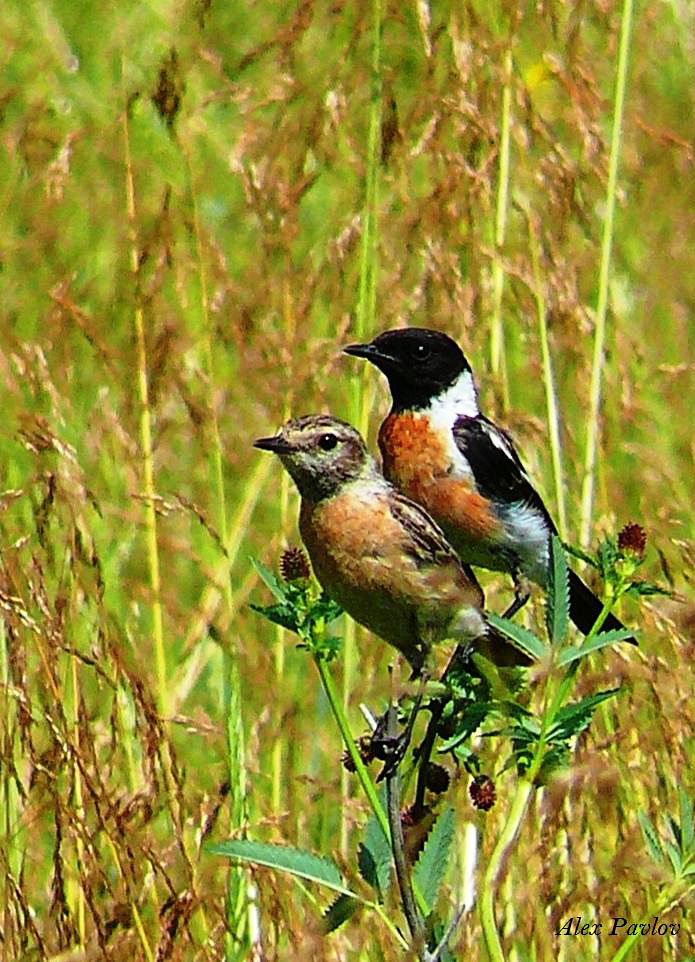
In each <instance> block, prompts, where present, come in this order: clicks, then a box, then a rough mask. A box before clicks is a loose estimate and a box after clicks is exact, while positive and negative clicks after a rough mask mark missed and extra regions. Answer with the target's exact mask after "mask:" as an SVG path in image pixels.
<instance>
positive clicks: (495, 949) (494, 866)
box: [479, 776, 535, 962]
mask: <svg viewBox="0 0 695 962" xmlns="http://www.w3.org/2000/svg"><path fill="white" fill-rule="evenodd" d="M533 777H535V776H533ZM533 777H527V776H522V777H521V778H520V779H519V782H518V785H517V789H516V793H515V795H514V798H513V800H512V805H511V808H510V809H509V814H508V816H507V821H506V822H505V824H504V828H503V829H502V832H501V833H500V836H499V838H498V839H497V844H496V845H495V847H494V849H493V852H492V855H491V856H490V861H489V862H488V866H487V869H486V870H485V875H484V877H483V885H482V890H481V893H480V909H479V913H480V924H481V925H482V928H483V936H484V938H485V945H486V946H487V950H488V953H489V955H490V959H491V960H492V962H504V953H503V951H502V943H501V942H500V937H499V934H498V932H497V925H496V923H495V906H494V896H495V890H496V886H497V880H498V877H499V874H500V872H501V870H502V866H503V863H504V860H505V858H506V856H507V853H508V852H509V850H510V848H511V847H512V845H513V844H514V840H515V838H516V836H517V834H518V832H519V829H520V827H521V822H522V820H523V818H524V814H525V813H526V808H527V805H528V801H529V798H530V797H531V792H532V791H533Z"/></svg>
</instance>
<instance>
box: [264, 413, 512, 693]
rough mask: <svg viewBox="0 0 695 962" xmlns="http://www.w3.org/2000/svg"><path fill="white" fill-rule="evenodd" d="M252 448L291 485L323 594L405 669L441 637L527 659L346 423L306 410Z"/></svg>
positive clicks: (416, 667)
mask: <svg viewBox="0 0 695 962" xmlns="http://www.w3.org/2000/svg"><path fill="white" fill-rule="evenodd" d="M255 446H256V447H257V448H261V449H262V450H264V451H272V452H273V453H274V454H277V455H278V457H279V458H280V460H281V461H282V463H283V465H284V466H285V468H286V469H287V471H288V472H289V473H290V475H291V476H292V478H293V480H294V482H295V484H296V485H297V487H298V489H299V493H300V494H301V497H302V503H301V510H300V515H299V530H300V532H301V535H302V540H303V541H304V544H305V545H306V548H307V551H308V552H309V556H310V558H311V563H312V565H313V568H314V572H315V574H316V577H317V578H318V580H319V582H320V583H321V585H322V586H323V588H324V590H325V591H326V593H327V594H328V595H330V596H331V597H332V598H333V599H335V601H337V602H338V603H339V604H340V605H341V606H342V607H343V608H344V609H345V611H347V612H348V613H349V614H350V615H352V617H353V618H354V619H355V621H358V622H359V623H360V624H362V625H364V626H365V628H368V629H369V630H370V631H373V632H374V633H375V634H377V635H379V636H380V637H381V638H383V639H384V641H386V642H388V643H389V644H390V645H393V646H394V647H395V648H397V649H398V650H399V651H400V652H401V653H402V654H403V655H404V656H405V658H406V659H407V660H408V662H409V663H410V665H411V667H412V668H413V671H414V673H415V674H417V673H419V672H420V670H421V669H422V666H423V664H424V662H425V659H426V657H427V654H428V653H429V651H430V649H431V647H432V645H434V644H436V643H437V642H439V641H443V640H444V639H446V638H451V639H453V640H455V641H456V642H459V643H461V642H463V643H465V644H471V645H473V647H474V648H475V649H476V650H477V651H479V652H481V653H482V654H483V655H485V656H486V657H487V658H489V659H490V660H492V661H493V662H495V663H496V664H498V665H501V666H506V665H512V664H528V659H527V658H526V656H525V655H524V654H522V653H521V652H520V651H518V650H517V649H516V648H514V647H513V646H512V645H511V644H509V643H508V642H507V641H506V640H505V639H503V638H502V637H500V636H499V635H498V634H497V633H495V632H494V631H493V629H492V628H491V627H490V626H489V625H488V623H487V620H486V618H485V613H484V611H483V603H484V597H483V592H482V589H481V588H480V585H479V584H478V582H477V581H476V579H475V576H474V575H473V573H472V572H471V570H470V568H468V567H467V566H466V565H463V564H461V562H460V561H459V559H458V558H457V556H456V555H455V554H454V552H453V550H452V549H451V547H450V546H449V544H448V543H447V541H446V539H445V538H444V535H443V534H442V532H441V530H440V529H439V528H438V527H437V525H436V524H435V523H434V522H433V521H432V519H431V518H430V517H429V515H428V514H427V513H426V512H425V511H424V510H423V508H421V507H420V506H419V505H417V504H415V503H414V502H413V501H410V500H409V499H408V498H406V497H404V496H403V495H402V494H400V492H398V491H397V490H396V489H395V488H394V487H393V486H392V485H391V484H389V482H388V481H386V479H385V478H384V477H383V475H382V474H381V473H380V472H379V470H378V468H377V466H376V463H375V462H374V460H373V459H372V458H371V457H370V455H369V454H368V452H367V449H366V447H365V444H364V441H363V440H362V437H361V436H360V434H359V433H358V432H357V431H356V430H355V429H354V428H353V427H351V426H350V425H349V424H346V423H345V422H344V421H340V420H338V419H337V418H334V417H329V416H327V415H310V416H308V417H303V418H298V419H296V420H293V421H288V422H287V424H285V425H284V427H283V428H282V429H281V430H280V432H279V433H278V434H277V435H275V437H272V438H260V439H259V440H258V441H256V442H255Z"/></svg>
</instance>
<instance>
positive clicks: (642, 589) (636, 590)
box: [625, 581, 673, 598]
mask: <svg viewBox="0 0 695 962" xmlns="http://www.w3.org/2000/svg"><path fill="white" fill-rule="evenodd" d="M625 594H628V595H665V596H666V597H667V598H670V597H671V596H672V595H673V592H672V591H669V590H668V588H662V587H661V585H657V584H654V582H652V581H633V582H632V583H631V584H630V586H629V588H627V590H626V592H625Z"/></svg>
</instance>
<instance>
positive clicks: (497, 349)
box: [490, 46, 512, 410]
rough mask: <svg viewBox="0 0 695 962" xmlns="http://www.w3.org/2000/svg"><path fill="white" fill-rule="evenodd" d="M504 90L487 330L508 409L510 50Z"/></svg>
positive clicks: (503, 404)
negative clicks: (505, 315)
mask: <svg viewBox="0 0 695 962" xmlns="http://www.w3.org/2000/svg"><path fill="white" fill-rule="evenodd" d="M502 69H503V73H504V87H503V88H502V116H501V120H500V146H499V163H498V173H497V199H496V206H495V247H494V257H493V261H492V320H491V326H490V364H491V367H492V373H493V374H494V375H495V377H496V378H501V381H502V406H503V409H504V410H506V409H507V408H508V407H509V385H508V383H507V370H506V363H505V356H504V324H503V321H502V294H503V291H504V266H503V263H502V249H503V247H504V240H505V236H506V233H507V207H508V203H509V170H510V164H509V161H510V144H511V137H510V134H511V126H512V124H511V117H512V79H511V78H512V49H511V46H509V47H508V48H507V50H506V52H505V55H504V64H503V68H502Z"/></svg>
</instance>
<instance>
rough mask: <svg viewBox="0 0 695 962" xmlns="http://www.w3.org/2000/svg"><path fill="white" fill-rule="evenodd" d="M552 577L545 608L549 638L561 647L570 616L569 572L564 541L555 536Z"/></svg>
mask: <svg viewBox="0 0 695 962" xmlns="http://www.w3.org/2000/svg"><path fill="white" fill-rule="evenodd" d="M549 573H550V577H549V578H548V598H547V601H546V606H545V623H546V626H547V629H548V637H549V638H550V641H551V642H552V643H553V644H554V645H561V644H562V643H563V642H564V640H565V638H566V637H567V629H568V627H569V615H570V588H569V572H568V570H567V562H566V561H565V552H564V551H563V550H562V541H560V539H559V538H558V536H557V535H556V534H554V535H553V536H552V538H551V540H550V572H549Z"/></svg>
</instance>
